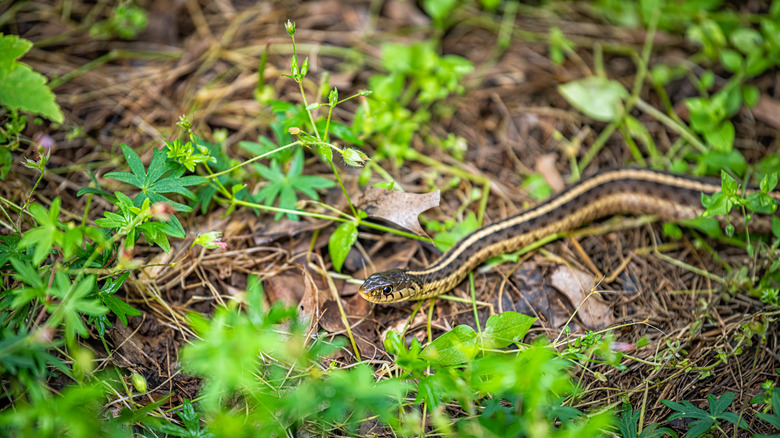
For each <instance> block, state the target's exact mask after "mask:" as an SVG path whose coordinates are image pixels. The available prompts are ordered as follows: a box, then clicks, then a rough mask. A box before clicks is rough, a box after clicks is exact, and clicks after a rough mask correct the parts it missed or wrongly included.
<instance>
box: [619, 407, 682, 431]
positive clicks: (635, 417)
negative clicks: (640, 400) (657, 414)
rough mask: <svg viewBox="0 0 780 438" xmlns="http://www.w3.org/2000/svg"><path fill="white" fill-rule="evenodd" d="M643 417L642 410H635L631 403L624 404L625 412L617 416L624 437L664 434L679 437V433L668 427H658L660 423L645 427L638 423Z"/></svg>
mask: <svg viewBox="0 0 780 438" xmlns="http://www.w3.org/2000/svg"><path fill="white" fill-rule="evenodd" d="M641 417H642V411H635V410H633V408H632V407H631V405H629V404H624V405H623V412H622V413H621V415H620V417H618V418H617V428H618V430H619V431H620V436H621V437H622V438H658V437H662V436H664V435H671V436H673V437H675V438H676V437H677V433H675V431H673V430H672V429H669V428H668V427H658V424H656V423H652V424H649V425H647V426H646V427H645V428H643V429H640V427H641V426H642V425H641V424H638V423H639V421H640V419H641Z"/></svg>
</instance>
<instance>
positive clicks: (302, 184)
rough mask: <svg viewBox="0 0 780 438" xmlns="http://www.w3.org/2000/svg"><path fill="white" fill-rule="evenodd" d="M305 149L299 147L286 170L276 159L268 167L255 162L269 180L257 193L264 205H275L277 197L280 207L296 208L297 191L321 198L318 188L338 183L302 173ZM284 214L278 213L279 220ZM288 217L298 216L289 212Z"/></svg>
mask: <svg viewBox="0 0 780 438" xmlns="http://www.w3.org/2000/svg"><path fill="white" fill-rule="evenodd" d="M303 160H304V158H303V151H302V150H300V149H298V150H296V151H295V154H293V159H292V161H291V162H290V165H289V169H287V171H286V172H284V171H283V170H282V169H281V167H280V165H279V164H278V163H277V162H276V161H271V166H270V167H266V166H263V165H262V164H254V165H253V166H254V168H255V170H257V173H258V174H260V176H262V177H263V178H265V179H266V180H267V181H268V185H267V186H265V187H263V188H262V189H260V191H259V192H257V194H255V199H256V200H257V202H260V203H262V204H264V205H273V204H274V203H275V201H276V199H277V198H278V199H279V208H283V209H287V210H294V209H295V204H296V203H297V202H298V195H297V194H296V193H297V192H300V193H303V194H305V195H306V196H308V197H310V198H312V199H314V200H315V201H316V200H318V199H319V196H317V192H316V190H317V189H327V188H330V187H333V186H335V185H336V183H334V182H333V181H331V180H329V179H325V178H323V177H320V176H312V175H302V174H301V172H302V171H303ZM281 216H282V213H281V212H277V213H276V219H277V220H278V219H279V218H280V217H281ZM287 218H288V219H290V220H294V221H297V220H298V216H297V215H294V214H292V213H287Z"/></svg>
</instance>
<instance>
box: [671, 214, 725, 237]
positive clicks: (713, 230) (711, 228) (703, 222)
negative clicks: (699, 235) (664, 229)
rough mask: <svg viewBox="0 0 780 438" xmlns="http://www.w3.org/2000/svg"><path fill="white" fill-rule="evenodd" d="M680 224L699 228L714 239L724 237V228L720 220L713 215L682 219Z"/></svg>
mask: <svg viewBox="0 0 780 438" xmlns="http://www.w3.org/2000/svg"><path fill="white" fill-rule="evenodd" d="M680 224H681V225H684V226H686V227H688V228H693V229H695V230H699V231H701V232H703V233H704V234H706V235H707V236H709V237H711V238H713V239H719V238H721V237H723V230H722V229H721V227H720V222H718V220H717V219H715V218H713V217H697V218H694V219H686V220H682V221H680ZM681 237H682V236H681Z"/></svg>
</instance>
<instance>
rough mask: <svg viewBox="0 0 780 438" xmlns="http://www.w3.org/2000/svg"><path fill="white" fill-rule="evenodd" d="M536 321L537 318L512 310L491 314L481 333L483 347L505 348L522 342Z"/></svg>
mask: <svg viewBox="0 0 780 438" xmlns="http://www.w3.org/2000/svg"><path fill="white" fill-rule="evenodd" d="M534 321H536V318H533V317H531V316H527V315H523V314H522V313H517V312H512V311H507V312H504V313H500V314H498V315H492V316H490V318H488V320H487V323H486V324H485V330H484V331H483V332H482V334H481V340H482V348H485V349H489V348H490V349H492V348H505V347H507V346H509V345H510V344H512V343H514V342H520V340H522V339H523V337H524V336H525V335H526V334H527V333H528V330H529V329H530V328H531V325H533V323H534Z"/></svg>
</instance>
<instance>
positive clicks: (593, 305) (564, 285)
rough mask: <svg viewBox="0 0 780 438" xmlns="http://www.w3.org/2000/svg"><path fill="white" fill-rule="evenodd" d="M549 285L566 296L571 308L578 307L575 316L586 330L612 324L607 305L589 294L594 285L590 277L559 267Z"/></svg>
mask: <svg viewBox="0 0 780 438" xmlns="http://www.w3.org/2000/svg"><path fill="white" fill-rule="evenodd" d="M550 284H551V285H552V286H553V287H554V288H556V289H558V290H559V291H560V292H561V293H563V294H564V295H566V297H567V298H568V299H569V301H570V302H571V304H572V306H574V307H575V308H576V307H578V306H579V310H578V311H577V316H578V317H579V318H580V321H582V324H583V325H585V327H586V328H588V329H598V328H602V327H605V326H607V325H609V324H611V323H612V309H611V308H610V306H609V304H608V303H606V302H605V301H604V299H603V298H601V297H600V296H598V295H596V294H591V293H590V291H591V290H592V289H593V287H594V285H595V278H594V277H593V276H592V275H590V274H588V273H586V272H582V271H578V270H575V269H572V268H570V267H568V266H565V265H561V266H559V267H558V268H557V269H556V270H555V271H553V273H552V275H550ZM586 298H587V299H586ZM580 304H582V305H580Z"/></svg>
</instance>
